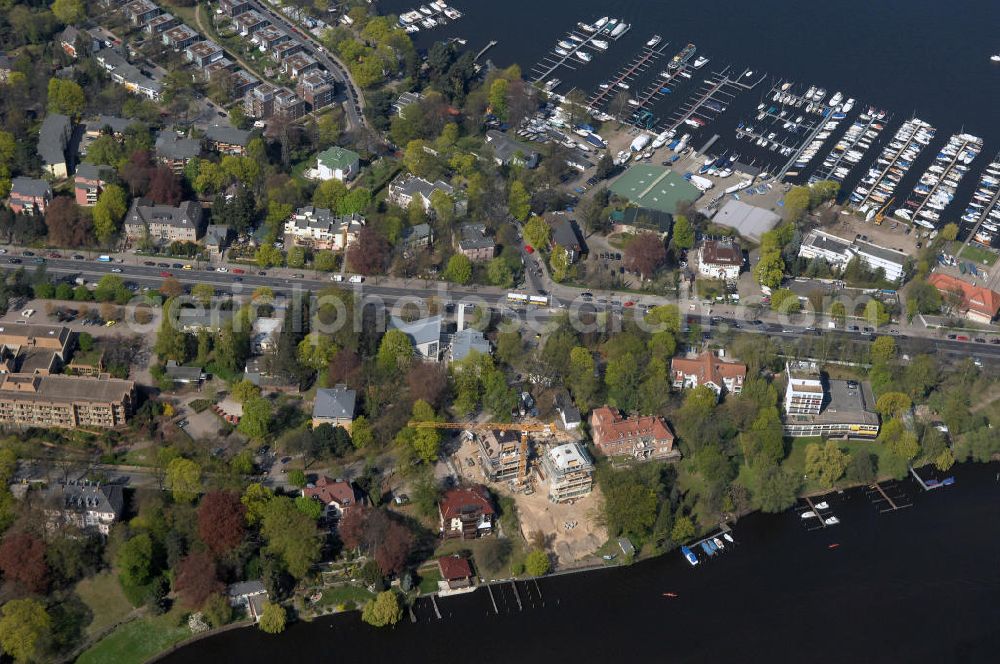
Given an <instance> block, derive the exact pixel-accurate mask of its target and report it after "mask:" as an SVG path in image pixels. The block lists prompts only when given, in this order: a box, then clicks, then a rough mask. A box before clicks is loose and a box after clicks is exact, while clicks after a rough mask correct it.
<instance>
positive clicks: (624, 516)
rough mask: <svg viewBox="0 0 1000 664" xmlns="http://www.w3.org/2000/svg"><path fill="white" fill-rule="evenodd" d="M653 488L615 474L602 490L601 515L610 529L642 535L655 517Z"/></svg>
mask: <svg viewBox="0 0 1000 664" xmlns="http://www.w3.org/2000/svg"><path fill="white" fill-rule="evenodd" d="M656 512H657V500H656V492H655V491H653V490H652V489H651V488H650V487H648V486H645V485H643V484H640V483H638V482H633V481H626V480H625V479H624V478H616V481H611V482H608V486H607V488H606V491H605V494H604V519H605V521H606V522H607V525H608V531H609V533H611V534H612V536H614V535H620V534H625V535H632V536H633V537H640V538H641V537H644V536H645V535H646V534H647V533H648V532H649V531H650V529H651V528H652V527H653V523H654V522H655V521H656Z"/></svg>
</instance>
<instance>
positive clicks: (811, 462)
mask: <svg viewBox="0 0 1000 664" xmlns="http://www.w3.org/2000/svg"><path fill="white" fill-rule="evenodd" d="M850 460H851V456H850V455H849V454H847V453H846V452H844V451H843V450H841V449H840V446H839V445H837V443H835V442H834V441H832V440H828V441H826V445H825V446H823V447H820V446H819V445H817V444H816V443H810V444H809V445H806V465H805V471H806V473H807V474H809V475H815V476H816V478H817V480H818V481H819V483H820V484H821V485H822V486H824V487H827V488H829V487H832V486H833V485H834V483H835V482H836V481H837V480H839V479H840V477H841V476H842V475H843V474H844V470H846V469H847V464H848V463H849V462H850Z"/></svg>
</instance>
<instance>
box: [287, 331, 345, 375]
mask: <svg viewBox="0 0 1000 664" xmlns="http://www.w3.org/2000/svg"><path fill="white" fill-rule="evenodd" d="M338 350H339V349H338V348H337V345H336V344H335V343H334V341H333V339H331V338H330V337H329V336H327V335H325V334H310V335H309V336H307V337H306V338H305V339H303V340H302V341H300V342H299V346H298V349H297V351H296V355H297V357H298V360H299V363H300V364H302V365H303V366H306V367H309V368H310V369H314V370H316V371H322V370H323V369H326V368H327V367H328V366H330V362H332V361H333V358H334V357H335V356H336V355H337V351H338Z"/></svg>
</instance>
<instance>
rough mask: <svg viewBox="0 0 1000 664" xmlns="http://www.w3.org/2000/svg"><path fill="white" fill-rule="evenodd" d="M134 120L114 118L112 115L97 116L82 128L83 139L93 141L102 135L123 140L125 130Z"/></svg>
mask: <svg viewBox="0 0 1000 664" xmlns="http://www.w3.org/2000/svg"><path fill="white" fill-rule="evenodd" d="M134 122H138V121H136V120H127V119H125V118H119V117H115V116H113V115H98V116H97V118H96V119H94V120H88V121H87V123H86V125H85V126H84V134H83V135H84V138H85V139H89V140H94V139H95V138H98V137H100V136H101V135H103V134H104V133H108V134H110V135H111V136H114V137H115V138H116V139H118V140H122V139H123V138H125V130H126V129H128V128H129V126H131V125H132V124H133V123H134Z"/></svg>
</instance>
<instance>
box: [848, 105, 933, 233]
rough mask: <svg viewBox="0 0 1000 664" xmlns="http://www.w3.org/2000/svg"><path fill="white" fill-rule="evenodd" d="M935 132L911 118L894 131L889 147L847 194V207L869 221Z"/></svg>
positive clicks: (891, 195)
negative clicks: (850, 204)
mask: <svg viewBox="0 0 1000 664" xmlns="http://www.w3.org/2000/svg"><path fill="white" fill-rule="evenodd" d="M936 131H937V130H936V129H935V128H934V127H932V126H931V125H930V124H928V123H926V122H924V121H923V120H921V119H920V118H911V119H909V120H907V121H906V122H904V123H903V124H902V126H901V127H900V128H899V129H898V130H896V133H895V135H893V137H892V140H891V141H889V144H888V145H886V146H885V147H884V148H882V152H881V154H879V156H878V159H876V161H875V163H874V164H873V165H872V167H871V168H869V169H868V173H866V174H865V176H864V177H863V178H862V179H861V181H860V182H858V184H857V186H856V187H855V188H854V191H853V192H851V197H850V200H851V203H853V204H854V205H856V206H857V207H858V211H859V212H860V213H861V214H864V215H866V216H865V218H866V219H868V220H871V218H872V217H874V216H875V215H876V214H877V213H878V211H879V210H880V209H881V208H882V207H884V206H885V205H887V204H888V203H889V201H890V200H891V199H892V198H893V196H894V194H895V193H896V187H898V186H899V182H900V180H902V179H903V177H904V176H905V175H906V173H907V172H908V171H909V170H910V168H911V167H912V166H913V162H914V160H915V159H916V158H917V156H918V155H919V154H920V152H921V150H923V149H924V147H925V146H926V145H927V144H928V143H930V142H931V141H932V140H933V139H934V134H935V133H936Z"/></svg>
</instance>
